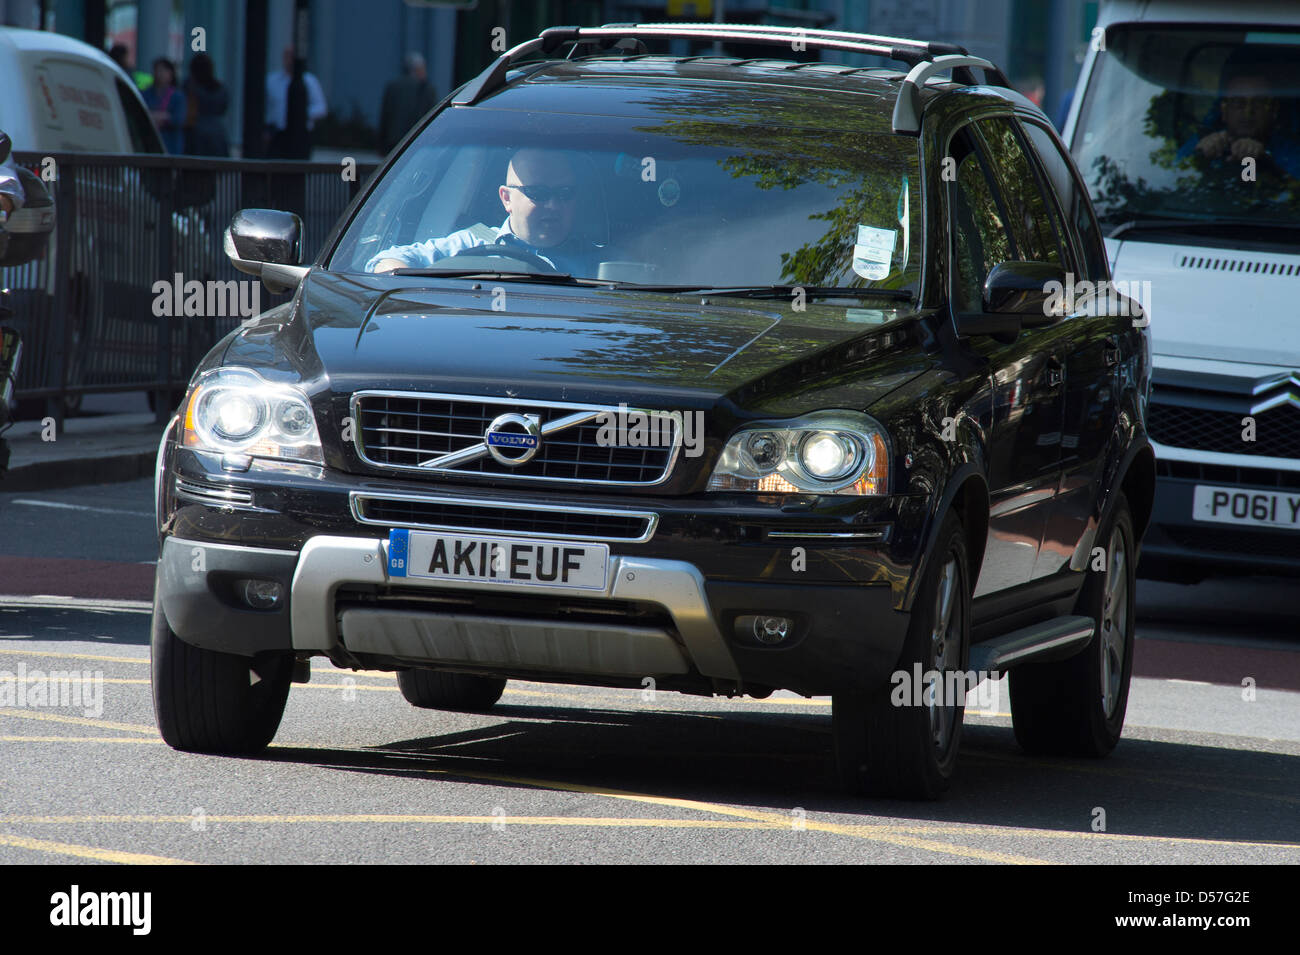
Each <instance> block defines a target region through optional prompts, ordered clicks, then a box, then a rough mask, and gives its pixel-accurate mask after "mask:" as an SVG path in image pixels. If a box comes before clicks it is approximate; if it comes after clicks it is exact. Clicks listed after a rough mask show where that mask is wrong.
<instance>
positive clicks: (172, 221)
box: [0, 153, 375, 425]
mask: <svg viewBox="0 0 1300 955" xmlns="http://www.w3.org/2000/svg"><path fill="white" fill-rule="evenodd" d="M14 159H15V161H17V162H18V163H21V164H22V165H24V166H26V167H27V168H29V169H31V170H32V171H34V172H36V173H37V174H38V175H40V174H41V173H42V172H43V171H46V174H47V178H48V171H50V170H52V171H53V172H54V176H53V178H52V179H50V180H49V181H47V182H46V186H47V188H49V189H50V191H51V193H52V194H53V195H54V198H55V213H56V217H57V218H56V227H55V231H54V234H53V235H52V236H51V238H50V243H49V248H48V250H47V252H46V254H45V256H44V257H43V258H41V259H38V260H37V261H35V262H30V263H28V264H26V265H22V266H16V267H11V268H6V269H0V288H7V289H9V290H10V296H9V299H10V304H11V305H12V306H13V310H14V317H13V318H12V319H10V320H8V322H7V324H10V325H12V326H14V327H16V328H17V329H18V330H19V332H20V333H21V334H22V336H23V362H22V367H21V368H20V369H19V377H18V388H17V392H16V397H17V399H18V400H19V401H25V402H30V401H33V400H35V401H36V402H37V403H39V402H40V401H42V400H43V401H44V402H45V404H46V409H47V410H46V413H48V414H51V415H53V416H54V417H56V418H57V419H59V422H60V425H61V424H62V418H63V415H64V413H65V412H66V409H67V408H68V406H69V404H70V403H72V401H74V400H75V398H76V397H77V396H79V395H82V394H85V393H87V392H101V391H136V390H147V391H151V392H155V393H156V394H157V395H158V396H159V397H161V398H163V400H162V401H159V402H156V407H157V409H158V413H159V415H160V416H161V415H164V414H165V413H166V411H167V409H168V408H170V407H171V402H172V401H173V400H174V398H175V395H176V394H177V393H178V392H179V391H180V390H181V389H182V388H183V387H184V385H185V384H186V382H187V381H188V379H189V376H190V373H191V371H192V370H193V368H194V366H195V365H196V364H197V362H198V361H199V360H200V359H201V358H202V357H203V355H204V354H205V353H206V352H207V351H208V349H210V348H211V347H212V346H213V345H214V344H215V343H216V342H217V341H218V340H219V339H220V338H221V337H222V336H223V335H225V334H226V333H227V332H229V331H230V330H231V329H232V328H234V327H235V326H236V325H238V324H239V323H240V322H241V321H242V320H243V319H245V318H248V317H251V315H249V314H248V313H247V308H246V306H249V305H251V304H256V305H257V306H258V309H257V310H258V311H264V310H265V309H267V308H271V307H272V306H274V305H276V304H279V303H280V302H284V301H287V300H288V296H287V295H274V294H272V293H270V292H269V291H267V289H266V288H265V287H263V286H261V284H260V282H259V281H258V280H256V279H253V278H251V277H250V276H247V275H244V274H243V273H240V272H237V271H235V269H234V267H233V266H232V265H231V264H230V262H229V260H228V259H227V258H226V256H225V254H224V252H223V251H222V236H223V235H224V233H225V229H226V226H227V225H229V223H230V220H231V218H232V217H233V216H234V214H235V212H236V211H238V210H239V209H242V208H254V207H259V208H267V209H282V210H285V211H289V212H295V213H297V214H298V215H299V216H301V217H302V219H303V253H304V261H308V262H310V261H312V260H313V259H314V258H315V257H316V254H317V252H318V251H319V250H320V247H321V245H322V244H323V243H324V241H325V239H326V238H327V237H328V235H329V233H330V232H331V231H332V229H333V227H334V225H335V222H336V221H337V220H338V218H339V217H340V215H341V214H342V213H343V212H344V210H345V209H346V208H347V206H348V204H349V202H351V200H352V199H353V197H355V195H356V194H357V192H358V191H359V190H360V188H361V187H362V185H363V184H364V182H365V179H366V178H367V177H368V176H369V175H370V173H371V172H373V171H374V168H375V167H374V166H373V165H358V166H357V167H356V171H355V177H352V178H345V177H344V174H343V173H344V170H343V168H342V166H341V164H339V163H303V162H266V161H252V160H235V159H204V158H198V157H181V156H142V155H125V156H124V155H108V154H89V153H49V154H45V153H16V154H15V155H14ZM51 161H52V165H51ZM195 282H197V283H199V285H197V286H195V285H193V284H190V285H189V287H188V291H187V287H186V286H187V283H195ZM178 286H179V294H178ZM196 292H197V293H198V294H197V295H196ZM163 296H165V297H166V299H165V300H164V298H163ZM178 304H179V306H180V308H179V312H180V314H176V313H177V312H178V309H177V305H178ZM28 407H30V405H28Z"/></svg>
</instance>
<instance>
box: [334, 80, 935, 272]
mask: <svg viewBox="0 0 1300 955" xmlns="http://www.w3.org/2000/svg"><path fill="white" fill-rule="evenodd" d="M706 95H707V94H703V93H702V94H701V96H700V98H699V100H692V102H691V105H690V106H689V107H683V106H682V105H681V104H680V102H677V101H674V102H673V103H672V105H671V107H669V106H667V100H666V99H665V100H655V99H653V98H651V97H647V102H644V103H640V104H638V106H639V108H640V110H641V111H640V112H639V114H638V115H636V116H608V115H599V116H596V115H578V114H566V113H550V112H525V111H508V110H497V109H485V108H482V107H473V108H453V109H449V110H447V111H446V112H444V113H443V114H442V115H441V116H439V117H438V119H436V120H435V121H434V122H433V123H431V124H430V125H429V126H428V128H426V129H425V130H424V132H423V133H422V134H421V135H420V136H419V137H418V138H417V139H416V140H415V141H414V142H413V143H411V144H410V145H409V146H408V147H407V148H406V150H405V151H404V152H403V153H402V155H401V156H400V158H399V159H398V160H397V162H396V163H395V164H394V165H393V167H392V168H391V169H390V170H389V171H388V173H387V174H386V175H385V176H384V179H383V181H382V182H381V183H380V184H379V185H378V186H377V187H376V189H375V190H374V192H373V193H372V194H371V196H370V197H369V199H368V201H367V202H366V203H365V204H364V205H363V206H362V207H361V208H360V209H359V211H358V212H357V214H356V215H355V217H354V218H353V220H352V222H351V223H350V225H349V227H348V228H347V230H346V231H345V233H344V234H343V236H342V238H341V240H340V242H339V244H338V245H337V246H336V248H335V251H334V253H333V255H332V256H331V257H330V260H329V264H328V267H329V268H330V269H333V270H336V271H342V272H378V271H389V270H392V269H394V268H400V267H405V268H416V269H421V270H428V271H430V272H440V271H444V270H448V271H450V270H458V271H461V272H468V271H473V270H475V269H478V270H483V271H499V272H537V273H541V272H559V273H563V274H566V275H570V276H573V277H574V278H582V279H600V280H606V281H610V282H616V283H619V284H624V283H626V284H633V285H653V286H668V287H674V286H675V287H680V288H683V289H685V288H736V287H746V288H750V289H752V288H754V287H762V288H767V287H769V286H774V285H777V286H779V285H785V286H800V287H805V288H809V289H811V288H812V287H820V288H853V289H861V290H864V291H866V290H876V289H893V290H909V291H911V292H912V293H916V292H918V291H919V282H920V274H921V262H920V245H919V243H920V231H921V224H920V205H921V197H920V192H919V189H918V185H917V184H918V182H919V177H918V164H917V148H918V147H917V141H916V140H915V139H914V138H908V137H902V136H898V135H895V134H893V133H891V132H890V131H889V121H888V116H886V115H883V114H880V115H878V113H879V111H873V110H869V109H864V108H860V107H859V108H855V109H853V110H837V111H835V115H836V121H835V125H834V128H831V127H830V126H829V125H828V124H827V122H826V121H825V120H822V121H821V122H820V123H816V122H813V121H811V119H810V120H809V121H807V122H805V123H804V124H802V125H790V126H788V127H784V126H781V125H779V124H778V123H776V122H775V121H774V117H771V116H763V115H760V114H759V112H758V110H757V109H754V108H752V107H749V108H747V107H744V106H735V104H736V103H737V100H736V99H735V98H734V96H729V97H727V98H725V99H719V100H718V102H716V103H710V102H709V101H708V100H707V99H705V96H706ZM728 110H731V111H732V112H731V113H730V114H729V113H728ZM814 117H815V114H814Z"/></svg>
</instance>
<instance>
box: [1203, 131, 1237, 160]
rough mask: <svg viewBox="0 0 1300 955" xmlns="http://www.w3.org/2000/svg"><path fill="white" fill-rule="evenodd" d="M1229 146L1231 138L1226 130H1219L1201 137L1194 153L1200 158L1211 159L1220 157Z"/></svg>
mask: <svg viewBox="0 0 1300 955" xmlns="http://www.w3.org/2000/svg"><path fill="white" fill-rule="evenodd" d="M1231 145H1232V137H1231V136H1230V135H1229V134H1228V131H1227V130H1225V129H1221V130H1219V131H1218V132H1217V133H1210V134H1209V135H1208V136H1203V137H1201V141H1200V142H1199V143H1197V144H1196V151H1197V152H1199V153H1200V154H1201V155H1202V156H1206V157H1208V158H1210V159H1213V158H1214V157H1215V156H1221V155H1222V154H1223V152H1224V151H1225V150H1226V149H1227V148H1228V147H1229V146H1231Z"/></svg>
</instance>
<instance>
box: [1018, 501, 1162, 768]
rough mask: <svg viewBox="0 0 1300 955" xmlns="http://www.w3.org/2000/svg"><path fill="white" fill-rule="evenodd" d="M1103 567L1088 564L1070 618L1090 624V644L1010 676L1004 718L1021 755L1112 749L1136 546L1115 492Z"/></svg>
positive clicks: (1124, 683)
mask: <svg viewBox="0 0 1300 955" xmlns="http://www.w3.org/2000/svg"><path fill="white" fill-rule="evenodd" d="M1097 540H1099V541H1106V548H1105V567H1104V569H1096V568H1094V567H1093V565H1092V559H1091V557H1090V558H1089V566H1088V571H1087V574H1088V576H1087V579H1086V580H1085V581H1084V584H1083V589H1082V590H1081V591H1080V593H1079V600H1078V603H1077V605H1076V610H1075V612H1076V613H1078V614H1080V615H1081V616H1085V617H1091V618H1092V619H1093V620H1094V621H1096V629H1095V630H1094V632H1093V636H1092V640H1091V641H1089V643H1088V645H1087V647H1086V648H1084V650H1082V651H1081V652H1080V653H1077V654H1075V655H1074V656H1072V657H1070V658H1069V659H1067V660H1059V661H1054V662H1051V663H1036V664H1035V663H1031V664H1026V665H1025V666H1023V667H1018V668H1016V669H1014V670H1012V671H1011V680H1010V683H1011V719H1012V724H1013V726H1014V727H1015V733H1016V740H1017V742H1019V743H1020V746H1021V748H1023V749H1024V750H1025V751H1026V752H1028V753H1032V754H1034V755H1048V756H1105V755H1106V754H1107V753H1109V752H1110V751H1111V750H1112V749H1114V748H1115V744H1116V743H1118V742H1119V738H1120V734H1121V732H1122V731H1123V729H1124V713H1125V711H1126V709H1127V707H1128V691H1129V683H1130V680H1131V679H1132V675H1133V629H1134V618H1135V613H1134V608H1135V603H1136V601H1135V600H1134V596H1135V584H1136V574H1135V571H1136V563H1137V561H1136V559H1135V553H1136V542H1135V539H1134V533H1133V516H1132V512H1131V511H1130V510H1129V505H1128V500H1127V499H1126V498H1125V497H1124V494H1123V492H1120V494H1119V497H1118V499H1117V500H1116V501H1115V507H1114V510H1113V511H1112V512H1111V517H1110V521H1109V524H1108V526H1107V528H1106V530H1105V532H1104V533H1101V534H1098V535H1097Z"/></svg>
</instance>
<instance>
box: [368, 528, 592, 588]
mask: <svg viewBox="0 0 1300 955" xmlns="http://www.w3.org/2000/svg"><path fill="white" fill-rule="evenodd" d="M608 569H609V546H608V545H606V544H588V543H579V542H576V541H552V540H532V539H520V538H501V537H473V536H469V535H465V534H438V533H433V532H430V531H412V530H406V529H404V528H399V529H397V530H393V531H390V532H389V535H388V576H389V577H432V578H436V579H438V580H459V581H467V582H473V583H484V584H509V585H511V586H514V587H541V588H546V589H559V590H604V589H605V581H606V575H607V573H608Z"/></svg>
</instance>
